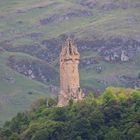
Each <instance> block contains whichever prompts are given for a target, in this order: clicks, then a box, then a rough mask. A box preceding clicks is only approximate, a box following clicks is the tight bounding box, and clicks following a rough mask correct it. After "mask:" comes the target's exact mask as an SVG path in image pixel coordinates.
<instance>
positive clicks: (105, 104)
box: [0, 87, 140, 140]
mask: <svg viewBox="0 0 140 140" xmlns="http://www.w3.org/2000/svg"><path fill="white" fill-rule="evenodd" d="M54 104H55V101H53V100H51V99H49V101H48V102H47V104H46V101H45V100H40V101H39V103H38V104H37V105H36V106H34V107H33V109H32V111H29V112H25V113H18V114H17V116H16V117H15V118H13V119H12V120H11V121H10V122H6V123H5V125H4V127H3V128H2V129H1V130H0V138H1V139H0V140H140V91H138V90H132V89H123V88H112V87H110V88H108V89H106V91H105V92H104V93H103V94H102V95H101V96H99V97H94V95H93V94H89V95H88V96H87V97H86V98H85V99H84V101H82V102H79V103H72V102H70V104H69V105H68V106H66V107H61V108H59V107H54Z"/></svg>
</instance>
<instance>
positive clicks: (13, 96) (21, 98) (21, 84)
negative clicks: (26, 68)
mask: <svg viewBox="0 0 140 140" xmlns="http://www.w3.org/2000/svg"><path fill="white" fill-rule="evenodd" d="M13 54H14V55H16V56H18V55H20V57H21V56H22V57H27V55H24V56H23V54H22V55H21V54H18V53H7V52H3V53H0V124H2V123H3V121H5V120H7V119H10V118H11V117H12V116H14V115H15V114H16V113H17V112H19V111H21V110H24V109H27V108H28V107H29V106H30V105H31V103H32V102H33V101H35V100H36V99H37V98H40V97H42V96H47V95H48V87H47V86H46V85H44V84H42V83H39V82H36V81H33V80H30V79H28V78H26V77H25V76H23V75H21V74H19V73H17V72H15V71H13V70H11V69H10V68H9V67H7V66H6V63H7V61H6V60H7V58H8V56H10V55H13ZM28 57H29V56H28ZM29 58H30V57H29ZM9 78H12V79H14V82H13V83H12V82H10V81H9V80H7V79H9ZM31 92H32V94H29V93H31Z"/></svg>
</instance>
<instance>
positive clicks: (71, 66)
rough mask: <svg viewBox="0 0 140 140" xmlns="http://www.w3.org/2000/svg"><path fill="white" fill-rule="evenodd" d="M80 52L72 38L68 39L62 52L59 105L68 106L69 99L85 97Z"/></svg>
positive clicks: (74, 99)
mask: <svg viewBox="0 0 140 140" xmlns="http://www.w3.org/2000/svg"><path fill="white" fill-rule="evenodd" d="M79 61H80V54H79V52H78V51H77V48H76V47H75V45H74V42H73V41H72V40H71V39H67V40H66V42H65V43H64V45H63V47H62V51H61V53H60V93H59V97H58V106H60V107H61V106H66V105H68V103H69V101H71V100H73V101H75V102H76V101H79V100H82V99H83V97H84V93H83V92H82V89H81V88H80V83H79V71H78V65H79Z"/></svg>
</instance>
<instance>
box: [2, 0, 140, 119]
mask: <svg viewBox="0 0 140 140" xmlns="http://www.w3.org/2000/svg"><path fill="white" fill-rule="evenodd" d="M108 1H109V0H103V1H101V2H99V5H102V4H103V3H105V2H108ZM120 1H121V0H120ZM127 1H128V2H129V3H131V4H134V3H137V2H139V0H127ZM53 2H54V1H51V0H24V1H19V0H0V34H2V35H0V42H2V41H5V40H10V43H11V44H12V45H13V47H17V46H19V45H26V44H34V43H40V42H41V41H42V40H44V39H48V38H51V37H57V36H59V35H60V34H63V33H69V32H75V33H76V37H77V38H80V39H82V38H87V39H89V40H92V36H93V35H94V34H97V35H98V36H99V37H100V38H105V39H107V38H108V37H110V36H118V35H119V36H131V37H132V38H135V37H137V36H138V35H139V34H140V24H135V25H133V24H132V23H129V21H128V20H127V18H132V17H136V18H137V20H140V15H139V9H138V8H137V9H134V8H129V9H126V10H120V9H117V10H111V11H106V12H104V11H99V10H98V9H90V11H92V12H93V16H92V17H77V18H72V19H71V20H68V21H64V22H59V23H53V24H50V25H47V26H41V25H40V24H39V20H40V19H43V18H46V17H48V16H49V15H52V14H55V13H59V14H60V15H62V14H64V13H65V11H67V9H69V8H71V9H83V10H87V7H82V6H80V5H79V4H76V3H75V1H74V0H69V1H67V0H57V3H58V5H57V6H55V5H51V6H48V5H49V4H51V3H53ZM39 6H46V7H44V8H37V7H39ZM19 10H20V11H22V12H21V13H17V11H19ZM88 10H89V9H88ZM34 32H36V33H43V36H42V37H41V38H38V39H32V38H30V37H28V36H26V35H27V34H30V33H34ZM10 55H12V54H11V53H7V52H5V53H3V54H2V53H0V76H2V75H6V74H7V73H8V75H10V76H12V77H14V78H15V79H16V82H15V83H14V84H9V83H7V81H4V80H0V97H1V96H3V95H4V96H6V98H7V95H8V98H9V97H11V100H10V101H9V100H8V102H7V101H1V100H0V101H1V102H2V104H0V105H1V106H2V107H1V108H2V109H1V110H0V111H1V112H0V121H3V120H5V119H8V118H9V117H11V115H13V114H15V112H17V111H19V110H22V109H24V108H26V107H27V106H29V105H30V104H31V101H33V100H34V99H35V98H37V97H39V96H42V95H46V91H47V86H45V85H43V84H41V83H39V82H35V81H32V80H29V79H27V78H26V77H24V76H22V75H20V74H18V73H16V72H14V71H12V70H11V69H9V68H8V67H7V66H6V60H7V58H8V56H10ZM15 55H19V56H24V55H25V54H22V53H18V54H17V53H15ZM89 55H90V56H92V55H94V53H93V52H88V53H87V52H83V53H82V54H81V56H82V58H83V57H84V58H86V57H89ZM95 55H96V54H95ZM25 57H28V58H30V56H29V55H26V56H25ZM139 62H140V57H139V55H138V56H137V57H136V60H135V61H134V62H130V63H131V65H130V63H126V64H124V65H120V64H116V65H113V64H109V63H106V62H101V64H102V65H103V67H104V69H105V71H104V72H103V73H101V74H97V73H96V72H95V70H94V69H95V66H96V65H95V66H89V67H87V68H84V69H82V70H81V84H82V86H89V87H93V85H94V87H96V88H98V87H99V88H104V86H103V85H102V84H99V83H97V81H96V79H100V80H102V79H106V78H108V77H109V76H111V75H114V74H116V72H117V73H119V74H122V75H123V74H132V73H134V76H136V75H137V73H138V72H139V69H140V64H139ZM135 63H136V64H137V65H136V64H135ZM116 69H117V71H116ZM119 84H120V83H118V85H119ZM42 87H43V88H42ZM29 91H34V94H33V95H28V94H27V93H28V92H29ZM4 98H5V97H4ZM6 100H7V99H6ZM15 102H16V103H18V104H15ZM15 108H17V109H16V110H15ZM7 110H8V111H7ZM8 113H9V114H8ZM5 116H7V118H6V117H5Z"/></svg>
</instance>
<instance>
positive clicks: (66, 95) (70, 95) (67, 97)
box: [57, 88, 85, 107]
mask: <svg viewBox="0 0 140 140" xmlns="http://www.w3.org/2000/svg"><path fill="white" fill-rule="evenodd" d="M84 97H85V94H84V93H83V92H82V90H81V89H80V88H79V89H78V90H70V91H69V92H64V91H60V94H59V96H58V104H57V106H58V107H63V106H66V105H68V104H69V102H70V101H71V100H72V101H74V102H77V101H80V100H82V99H83V98H84Z"/></svg>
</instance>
